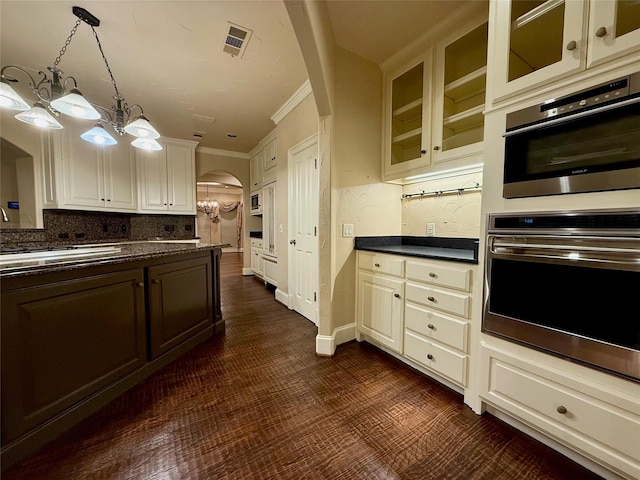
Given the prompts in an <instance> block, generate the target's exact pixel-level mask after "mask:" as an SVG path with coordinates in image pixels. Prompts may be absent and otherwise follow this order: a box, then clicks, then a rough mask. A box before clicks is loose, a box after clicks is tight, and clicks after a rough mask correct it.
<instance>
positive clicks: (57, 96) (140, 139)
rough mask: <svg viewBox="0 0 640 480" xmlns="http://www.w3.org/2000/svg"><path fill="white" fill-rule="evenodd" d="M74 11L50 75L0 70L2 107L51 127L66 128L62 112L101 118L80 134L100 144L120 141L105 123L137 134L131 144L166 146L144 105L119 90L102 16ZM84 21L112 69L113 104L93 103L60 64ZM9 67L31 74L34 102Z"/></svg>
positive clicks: (152, 147) (150, 147)
mask: <svg viewBox="0 0 640 480" xmlns="http://www.w3.org/2000/svg"><path fill="white" fill-rule="evenodd" d="M72 11H73V14H74V15H75V16H76V17H78V20H76V23H75V25H74V26H73V28H72V29H71V32H70V33H69V35H68V36H67V39H66V41H65V43H64V45H63V46H62V48H61V49H60V53H59V54H58V56H57V57H56V59H55V61H54V63H53V66H51V67H47V70H48V71H49V75H47V73H45V72H43V71H39V72H38V75H40V76H41V77H42V78H40V79H39V80H38V81H36V80H35V79H34V78H33V77H32V76H31V74H30V73H29V72H27V71H26V70H25V69H23V68H21V67H18V66H14V65H7V66H4V67H2V70H0V107H2V108H7V109H10V110H17V111H19V112H20V113H18V114H17V115H15V118H16V119H17V120H20V121H21V122H25V123H28V124H30V125H35V126H38V127H43V128H50V129H60V128H63V127H62V124H60V122H58V120H57V119H56V117H58V116H59V115H60V113H63V114H65V115H69V116H72V117H76V118H82V119H85V120H97V122H96V123H95V125H94V127H93V128H91V129H90V130H88V131H86V132H85V133H83V134H82V135H80V138H82V139H83V140H85V141H87V142H91V143H95V144H98V145H114V144H116V143H118V142H117V141H116V139H115V138H113V137H112V136H111V135H110V134H109V132H107V131H106V130H105V129H104V127H103V126H102V125H103V123H104V124H108V125H110V126H111V127H113V129H114V130H115V131H116V133H118V135H120V136H122V135H123V134H124V133H128V134H129V135H132V136H134V137H136V138H135V140H133V141H132V142H131V145H133V146H134V147H136V148H142V149H145V150H162V146H161V145H160V144H159V143H158V142H157V141H156V139H157V138H160V134H159V133H158V132H157V131H156V129H155V128H153V126H151V123H149V120H148V119H147V117H145V115H144V111H143V110H142V107H141V106H140V105H137V104H136V105H131V106H129V105H128V104H127V103H126V102H125V99H124V97H123V96H122V95H121V94H120V92H119V90H118V85H117V84H116V81H115V78H114V77H113V73H111V68H110V67H109V62H108V61H107V57H106V56H105V54H104V52H103V50H102V45H101V44H100V39H99V38H98V34H97V33H96V30H95V27H97V26H99V25H100V20H99V19H98V18H96V17H95V16H93V15H92V14H91V13H89V12H88V11H87V10H85V9H84V8H80V7H73V9H72ZM82 22H84V23H86V24H87V25H89V26H90V27H91V30H92V31H93V35H94V37H95V39H96V43H97V44H98V49H99V50H100V54H101V55H102V60H103V61H104V65H105V67H106V69H107V72H108V73H109V77H111V83H112V84H113V88H114V90H115V94H114V96H113V99H114V100H115V105H113V106H111V107H110V108H106V107H102V106H100V105H97V104H95V103H90V102H89V101H88V100H87V99H85V98H84V96H83V95H82V93H81V92H80V90H79V89H78V83H77V81H76V79H75V78H74V77H71V76H68V77H66V78H63V77H62V75H63V72H62V70H60V69H59V68H58V64H59V63H60V60H62V57H63V55H64V54H65V52H66V51H67V47H68V46H69V44H70V43H71V40H72V38H73V36H74V35H75V33H76V31H77V30H78V26H80V24H81V23H82ZM5 71H15V72H18V73H22V74H24V75H26V76H27V78H28V82H29V88H30V89H31V91H32V92H33V94H34V95H35V97H36V101H35V103H33V106H30V105H29V103H27V102H26V101H25V100H23V99H22V97H20V95H18V93H16V91H15V90H14V89H13V88H12V87H11V85H10V83H17V82H18V79H17V78H15V77H13V76H11V75H9V74H8V73H5ZM68 86H69V87H70V88H68ZM136 109H137V110H139V111H140V112H139V114H138V115H137V116H134V115H133V112H134V110H136Z"/></svg>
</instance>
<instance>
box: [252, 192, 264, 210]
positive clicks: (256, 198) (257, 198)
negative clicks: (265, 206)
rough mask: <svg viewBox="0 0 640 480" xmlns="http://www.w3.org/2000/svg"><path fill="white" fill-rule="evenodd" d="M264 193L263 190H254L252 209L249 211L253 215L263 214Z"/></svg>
mask: <svg viewBox="0 0 640 480" xmlns="http://www.w3.org/2000/svg"><path fill="white" fill-rule="evenodd" d="M261 197H262V194H261V192H259V191H258V192H254V193H252V194H251V210H250V212H249V213H251V215H261V214H262V198H261Z"/></svg>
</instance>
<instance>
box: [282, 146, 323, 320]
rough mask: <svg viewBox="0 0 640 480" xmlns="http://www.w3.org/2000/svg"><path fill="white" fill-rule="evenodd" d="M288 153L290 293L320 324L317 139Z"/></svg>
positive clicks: (297, 308)
mask: <svg viewBox="0 0 640 480" xmlns="http://www.w3.org/2000/svg"><path fill="white" fill-rule="evenodd" d="M289 156H290V161H289V185H290V189H289V232H290V237H289V246H290V249H289V250H290V255H289V295H290V298H291V308H292V309H293V310H295V311H296V312H298V313H299V314H301V315H303V316H304V317H306V318H308V319H309V320H311V321H312V322H313V323H315V324H316V325H317V324H318V321H317V313H316V312H317V308H316V306H317V292H318V143H317V139H316V138H315V137H313V138H312V139H310V140H307V141H305V142H303V143H302V144H300V145H298V146H296V147H294V148H292V149H291V151H290V155H289Z"/></svg>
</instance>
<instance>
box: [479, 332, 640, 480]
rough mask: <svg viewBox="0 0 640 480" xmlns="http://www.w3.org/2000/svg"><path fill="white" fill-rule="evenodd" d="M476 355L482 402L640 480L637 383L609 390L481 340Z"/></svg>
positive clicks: (639, 398) (627, 476) (639, 409)
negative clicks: (480, 371)
mask: <svg viewBox="0 0 640 480" xmlns="http://www.w3.org/2000/svg"><path fill="white" fill-rule="evenodd" d="M481 355H482V358H481V360H482V372H483V382H484V383H483V386H482V390H481V392H480V395H481V397H482V398H483V400H485V401H486V402H487V403H489V404H490V405H493V406H495V407H496V408H498V409H499V410H501V411H504V412H506V413H507V414H509V415H511V416H513V417H515V418H517V419H518V420H520V421H522V422H524V423H525V424H527V425H529V426H531V427H533V428H534V429H536V430H538V431H540V432H543V433H544V434H546V435H548V436H550V437H551V438H553V439H554V440H556V441H558V442H560V443H561V444H564V445H567V446H568V447H569V448H571V449H573V450H576V451H578V452H579V453H581V454H582V455H584V456H586V457H588V458H590V459H592V460H594V461H595V462H597V463H600V464H601V465H604V466H605V467H606V468H608V469H610V470H612V471H614V472H616V473H617V474H619V475H621V476H623V477H624V478H629V479H636V478H640V386H638V385H636V384H632V383H630V382H629V384H628V388H624V389H616V388H612V386H611V385H604V384H599V383H598V382H597V381H593V380H588V379H587V377H585V376H579V375H574V374H572V373H571V372H569V371H561V370H558V369H556V368H552V367H551V366H548V365H545V364H543V363H540V362H539V361H536V359H533V358H529V357H525V356H523V355H520V354H518V353H515V352H512V351H507V350H504V349H501V348H499V347H497V346H493V345H491V344H487V343H484V344H483V345H482V347H481ZM620 383H623V384H624V383H627V381H625V380H620ZM634 386H635V387H636V388H635V395H634V394H628V393H627V392H632V391H633V390H634V388H632V387H634Z"/></svg>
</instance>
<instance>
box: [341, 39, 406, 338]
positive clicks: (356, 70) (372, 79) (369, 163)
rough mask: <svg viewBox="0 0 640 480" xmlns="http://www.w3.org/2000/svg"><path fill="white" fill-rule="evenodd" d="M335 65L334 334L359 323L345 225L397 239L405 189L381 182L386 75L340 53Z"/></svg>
mask: <svg viewBox="0 0 640 480" xmlns="http://www.w3.org/2000/svg"><path fill="white" fill-rule="evenodd" d="M335 62H336V63H335V72H334V74H335V80H334V88H335V90H334V91H335V112H334V115H333V136H332V138H333V150H332V158H333V159H332V163H331V187H332V188H331V191H332V193H331V196H332V232H333V242H332V245H333V248H332V250H333V255H332V257H333V268H332V269H333V274H334V276H333V279H332V282H333V284H332V301H331V332H333V331H334V330H335V329H336V328H339V327H342V326H344V325H348V324H351V323H353V322H354V321H355V294H356V291H355V288H356V283H355V272H356V252H355V251H354V250H353V244H354V239H353V238H348V237H347V238H344V237H342V225H343V224H345V223H348V224H353V226H354V234H355V235H356V236H366V235H399V234H400V230H401V214H402V210H401V206H402V203H401V200H400V198H401V195H402V187H400V186H398V185H392V184H387V183H382V182H381V179H380V153H381V142H380V126H381V122H382V73H381V71H380V69H379V67H378V66H377V65H376V64H374V63H371V62H369V61H367V60H365V59H363V58H361V57H358V56H356V55H354V54H353V53H351V52H348V51H346V50H344V49H340V48H339V49H336V56H335ZM331 332H330V333H329V334H331Z"/></svg>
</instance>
